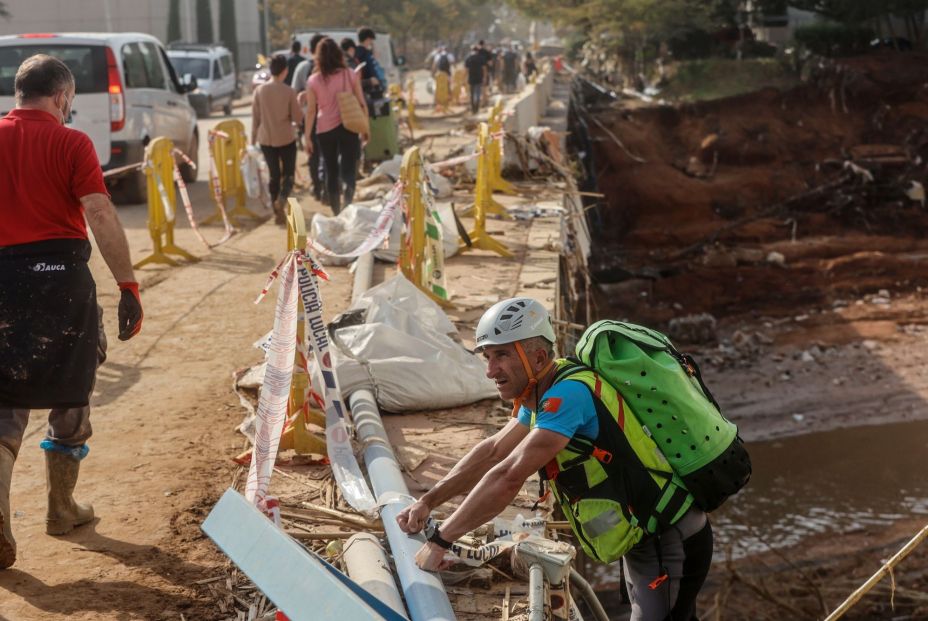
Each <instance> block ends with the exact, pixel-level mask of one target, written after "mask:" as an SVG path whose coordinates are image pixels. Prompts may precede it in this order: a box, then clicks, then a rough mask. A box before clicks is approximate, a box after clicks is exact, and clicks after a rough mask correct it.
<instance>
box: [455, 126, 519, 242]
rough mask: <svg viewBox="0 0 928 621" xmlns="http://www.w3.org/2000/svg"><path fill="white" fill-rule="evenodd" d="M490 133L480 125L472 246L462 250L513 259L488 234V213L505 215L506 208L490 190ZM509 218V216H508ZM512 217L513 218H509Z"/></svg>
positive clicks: (485, 127)
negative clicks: (482, 251) (483, 251)
mask: <svg viewBox="0 0 928 621" xmlns="http://www.w3.org/2000/svg"><path fill="white" fill-rule="evenodd" d="M489 150H490V131H489V128H488V127H487V124H486V123H481V124H480V129H479V133H478V141H477V152H478V153H479V155H478V156H477V185H476V187H475V189H474V192H475V196H474V207H473V215H474V230H473V231H471V232H470V233H469V236H470V241H471V243H470V245H469V246H468V245H466V244H461V250H462V251H464V250H472V249H474V248H480V249H482V250H489V251H491V252H495V253H497V254H499V255H501V256H504V257H511V256H513V255H512V252H510V251H509V249H508V248H507V247H506V246H505V245H504V244H502V243H501V242H499V241H497V240H495V239H493V238H492V237H490V234H489V233H487V213H488V212H493V213H498V212H499V211H502V212H503V213H505V211H506V210H505V208H504V207H503V206H502V205H500V204H499V203H497V202H496V201H494V200H493V194H492V191H491V189H490V157H489ZM506 215H507V216H508V214H506ZM508 217H511V216H508Z"/></svg>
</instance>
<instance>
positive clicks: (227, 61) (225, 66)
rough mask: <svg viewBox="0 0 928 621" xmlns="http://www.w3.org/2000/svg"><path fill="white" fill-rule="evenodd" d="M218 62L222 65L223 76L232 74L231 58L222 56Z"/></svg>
mask: <svg viewBox="0 0 928 621" xmlns="http://www.w3.org/2000/svg"><path fill="white" fill-rule="evenodd" d="M219 62H221V63H222V73H223V75H229V74H230V73H232V57H231V56H229V55H226V56H223V57H221V58H220V59H219Z"/></svg>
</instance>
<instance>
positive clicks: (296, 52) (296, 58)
mask: <svg viewBox="0 0 928 621" xmlns="http://www.w3.org/2000/svg"><path fill="white" fill-rule="evenodd" d="M302 49H303V45H302V44H301V43H300V42H299V41H297V40H296V39H294V40H293V42H292V43H291V44H290V55H289V56H288V57H287V77H286V78H284V84H286V85H287V86H291V85H292V84H293V76H295V75H296V66H297V65H299V64H300V63H301V62H303V61H304V60H306V58H305V57H304V56H303V55H302V54H300V52H301V51H302Z"/></svg>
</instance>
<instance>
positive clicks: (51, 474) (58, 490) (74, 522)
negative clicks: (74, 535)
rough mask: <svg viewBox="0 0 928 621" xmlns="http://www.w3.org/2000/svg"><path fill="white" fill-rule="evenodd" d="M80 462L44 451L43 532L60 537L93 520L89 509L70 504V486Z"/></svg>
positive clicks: (86, 506)
mask: <svg viewBox="0 0 928 621" xmlns="http://www.w3.org/2000/svg"><path fill="white" fill-rule="evenodd" d="M80 468H81V462H80V461H78V460H77V459H74V458H73V457H71V456H70V455H65V454H64V453H57V452H55V451H45V474H46V480H47V482H48V515H47V516H46V518H45V532H46V533H48V534H49V535H64V534H67V533H69V532H71V531H72V530H74V528H75V527H76V526H80V525H81V524H86V523H87V522H90V521H91V520H93V507H91V506H90V505H79V504H77V503H76V502H74V496H73V494H74V486H75V485H77V475H78V473H79V472H80Z"/></svg>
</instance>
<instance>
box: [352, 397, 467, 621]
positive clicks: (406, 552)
mask: <svg viewBox="0 0 928 621" xmlns="http://www.w3.org/2000/svg"><path fill="white" fill-rule="evenodd" d="M348 403H349V404H350V407H351V417H352V418H353V419H354V426H355V429H356V430H357V433H358V441H359V442H360V443H361V446H362V447H364V463H365V465H366V466H367V474H368V476H369V477H370V480H371V487H373V488H374V496H376V497H377V504H378V505H381V506H382V507H383V508H382V509H381V512H380V518H381V519H382V520H383V527H384V531H385V532H386V533H387V542H388V543H389V544H390V552H391V553H392V554H393V562H394V564H395V565H396V573H397V574H398V575H399V578H400V584H401V585H402V587H403V593H404V595H405V596H406V606H407V608H408V609H409V615H410V617H411V618H412V621H427V620H428V621H450V620H453V619H454V611H452V610H451V602H449V601H448V594H447V593H445V587H444V585H443V584H442V583H441V579H440V578H439V577H438V574H437V573H432V572H428V571H423V570H421V569H419V567H418V566H417V565H416V558H415V557H416V552H417V551H418V550H419V548H420V547H422V545H423V544H424V543H425V537H424V536H423V535H422V534H421V533H420V534H417V535H407V534H406V533H404V532H403V531H402V530H400V527H399V524H397V523H396V516H397V514H399V512H400V511H402V510H403V509H405V508H406V507H408V506H409V505H411V504H412V503H413V501H414V499H413V498H412V497H411V496H410V495H409V488H407V487H406V481H404V480H403V473H402V472H401V471H400V465H399V462H397V460H396V455H394V454H393V449H392V448H391V447H390V440H389V439H388V438H387V432H386V430H385V429H384V427H383V421H382V420H381V418H380V411H379V410H378V409H377V402H376V400H375V399H374V395H373V394H372V393H371V391H369V390H363V389H362V390H356V391H354V392H353V393H351V396H349V397H348Z"/></svg>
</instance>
